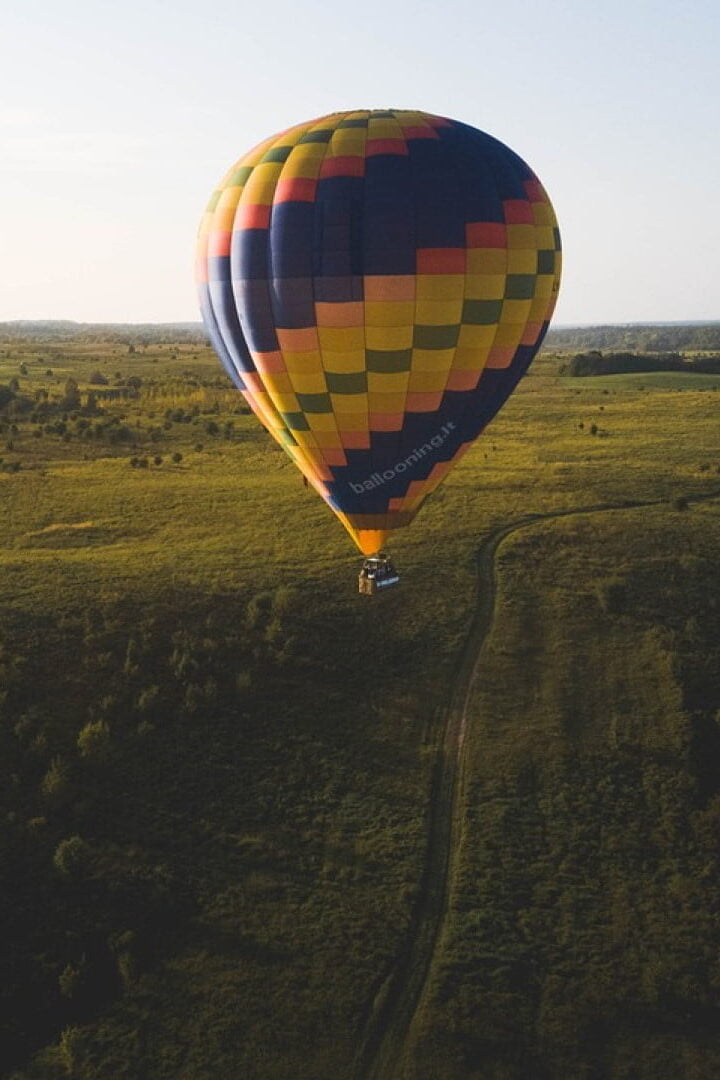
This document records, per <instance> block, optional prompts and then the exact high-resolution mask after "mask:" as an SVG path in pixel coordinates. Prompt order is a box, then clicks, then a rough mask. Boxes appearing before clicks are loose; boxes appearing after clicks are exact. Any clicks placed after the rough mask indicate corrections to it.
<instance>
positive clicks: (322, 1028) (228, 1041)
mask: <svg viewBox="0 0 720 1080" xmlns="http://www.w3.org/2000/svg"><path fill="white" fill-rule="evenodd" d="M556 369H557V363H556V361H554V360H553V358H552V357H547V358H544V359H543V358H540V359H539V360H538V361H537V362H536V364H535V365H534V368H533V373H532V374H531V375H530V376H528V377H527V378H526V379H525V380H524V381H523V383H522V385H521V386H520V388H519V390H518V392H517V393H516V395H515V396H514V398H513V399H512V401H511V402H510V403H509V404H508V405H507V406H506V408H505V410H504V411H503V413H502V414H501V416H500V417H498V419H497V420H496V421H495V422H494V423H493V425H492V427H491V428H490V430H489V431H488V432H487V434H486V435H485V436H484V437H483V439H482V440H481V441H480V442H479V443H478V445H477V446H476V447H475V448H474V450H473V451H472V452H471V453H470V454H468V455H467V456H466V458H465V459H464V460H463V462H462V463H461V464H460V465H459V466H458V467H457V469H456V470H455V471H454V472H453V473H451V474H450V476H449V477H448V478H447V480H446V482H445V484H444V485H443V486H442V488H441V489H440V490H439V492H438V493H437V495H436V496H435V498H434V499H433V500H432V501H431V502H430V503H429V504H428V506H427V507H426V508H425V509H424V510H423V512H422V514H421V516H420V517H419V518H418V520H417V521H416V522H415V524H414V526H413V528H412V529H411V530H408V531H407V533H406V534H405V535H402V534H401V535H400V536H399V538H398V540H397V541H396V542H394V544H393V547H392V553H393V555H394V556H395V558H396V560H397V562H398V564H399V567H400V570H401V573H402V574H403V583H402V587H401V588H399V589H397V590H394V591H393V592H392V593H390V594H389V595H387V596H383V597H382V598H379V600H378V602H367V601H366V600H363V599H362V598H360V597H358V596H357V594H356V573H357V569H358V556H357V554H356V553H355V552H354V551H353V550H352V547H351V545H350V542H349V540H348V539H347V537H346V535H345V533H344V530H343V529H342V528H341V526H340V525H339V524H338V523H337V522H335V520H334V519H333V517H332V515H331V514H330V512H329V510H328V509H327V508H326V507H325V506H324V505H323V504H322V502H321V501H320V500H319V499H318V498H317V496H315V495H314V493H312V492H310V491H308V490H307V489H305V488H304V487H303V485H302V481H301V479H300V478H299V476H298V474H297V473H296V472H295V470H294V468H293V466H292V465H291V463H290V462H289V461H288V460H287V459H286V458H285V457H284V455H283V454H282V453H281V452H280V451H279V449H277V448H276V447H275V445H274V444H273V443H272V441H271V440H270V439H269V437H268V436H267V435H265V433H264V432H262V431H261V430H260V429H259V428H258V426H257V423H256V421H255V420H254V419H253V418H252V417H251V416H248V415H247V414H246V413H245V412H244V411H243V409H242V408H241V405H242V401H241V399H240V398H239V395H237V394H235V393H234V392H233V391H231V390H229V389H228V388H227V383H226V380H225V379H224V376H223V375H222V374H221V373H220V371H219V368H218V365H217V363H216V361H215V360H214V359H213V357H212V356H211V354H210V352H209V350H207V349H204V348H201V347H198V346H191V345H183V346H180V345H176V346H148V347H146V348H143V347H141V346H138V347H136V348H134V351H132V352H131V351H129V347H128V345H126V344H117V343H116V344H109V343H103V342H98V343H86V342H83V343H78V344H77V345H72V344H68V343H63V344H62V347H60V346H57V345H52V344H46V343H43V344H42V346H39V345H38V343H37V342H33V341H24V342H13V343H11V344H10V343H8V344H5V345H3V344H1V343H0V387H1V386H2V385H5V386H7V385H10V384H11V380H14V379H16V380H17V383H16V384H15V388H14V392H15V395H16V402H15V404H11V405H9V406H8V405H6V406H5V408H4V410H3V412H2V414H0V417H1V421H2V422H1V429H2V430H1V431H0V458H1V459H2V460H1V461H0V492H1V495H0V513H1V515H2V516H1V518H0V541H1V544H2V547H1V548H0V605H1V607H0V610H1V611H2V620H1V622H0V677H1V678H2V690H3V695H4V696H3V697H2V706H1V708H2V712H1V714H0V715H1V716H2V721H3V726H2V735H1V740H2V745H1V746H0V751H1V753H0V762H2V764H1V765H0V769H2V779H3V784H2V791H3V796H2V798H3V802H4V807H3V813H4V818H3V821H4V825H3V832H2V834H1V837H2V842H1V846H0V855H1V857H2V876H3V882H4V883H7V887H6V888H5V889H4V896H3V903H4V905H5V909H4V911H3V933H4V935H5V937H6V949H5V950H0V955H2V956H4V959H3V960H2V961H0V964H3V965H4V970H3V979H2V986H3V990H2V992H0V998H2V1001H1V1002H0V1013H2V1014H3V1015H5V1016H6V1018H7V1019H6V1021H5V1029H4V1031H3V1038H2V1040H0V1045H2V1046H3V1047H4V1048H5V1049H4V1050H3V1051H0V1053H4V1055H5V1061H3V1062H0V1074H2V1075H6V1074H7V1075H9V1076H10V1075H12V1076H14V1077H16V1078H17V1080H20V1078H22V1080H57V1078H60V1077H66V1076H72V1077H77V1078H78V1080H100V1078H102V1080H120V1078H123V1077H126V1078H128V1080H140V1078H147V1080H165V1078H167V1080H177V1078H179V1077H182V1080H210V1078H213V1080H216V1078H217V1077H228V1078H235V1077H238V1078H239V1077H242V1078H243V1080H245V1078H257V1080H270V1078H273V1080H275V1078H279V1077H282V1078H284V1077H290V1076H292V1077H298V1078H307V1080H321V1078H325V1077H327V1078H328V1080H331V1078H332V1080H334V1078H337V1077H341V1076H349V1075H351V1073H352V1062H353V1058H354V1056H355V1054H356V1051H357V1044H358V1033H359V1031H360V1030H361V1028H362V1025H363V1022H364V1018H365V1017H366V1015H367V1011H368V1009H369V1007H370V1003H371V1001H372V998H373V996H374V994H375V992H376V991H377V988H378V987H379V985H380V984H381V983H382V981H383V979H384V977H385V975H386V973H387V971H388V968H389V966H390V965H391V964H392V962H393V959H394V957H395V956H396V955H397V953H398V950H399V948H400V945H401V943H402V941H403V935H404V934H405V932H406V930H407V927H408V925H409V922H410V918H411V914H412V911H413V905H414V904H415V902H416V900H417V895H418V889H419V887H420V882H421V879H422V867H423V858H424V851H425V844H426V820H427V805H428V795H429V790H430V782H431V772H432V767H433V763H434V760H435V751H436V747H437V740H438V732H439V728H440V724H439V721H440V718H441V716H442V712H443V709H444V707H445V705H446V703H447V701H448V697H449V693H450V688H451V686H452V683H453V678H454V676H455V672H456V670H457V664H458V660H459V656H460V652H461V649H462V645H463V641H464V638H465V634H466V632H467V627H468V625H469V622H470V618H471V614H472V607H473V603H474V586H475V565H474V555H475V551H476V549H477V545H478V542H479V539H480V538H481V537H482V536H483V535H485V534H486V533H487V532H488V531H489V530H490V529H492V528H494V527H497V526H498V525H499V524H501V523H505V522H511V521H513V520H519V519H520V518H522V517H524V516H525V515H527V514H531V513H542V512H548V511H553V510H563V509H572V508H581V507H583V506H589V505H594V504H598V503H604V502H621V501H623V500H625V501H628V502H632V501H637V500H640V501H658V502H660V503H661V504H662V505H660V506H658V507H655V508H653V509H652V510H642V511H641V510H632V509H628V510H626V511H620V512H615V513H612V514H605V515H601V514H595V515H588V516H587V517H586V518H585V517H582V518H573V519H566V520H564V521H563V520H562V519H559V520H558V521H555V522H550V523H546V524H544V525H537V526H534V527H533V528H531V529H528V530H527V531H524V532H523V533H520V534H517V535H516V536H515V537H514V538H512V539H511V540H508V542H507V544H506V545H505V546H503V548H502V549H501V556H500V562H499V568H498V573H499V584H500V593H499V602H498V610H497V617H496V624H495V626H494V628H493V633H492V635H491V637H490V639H489V640H488V642H487V645H486V650H487V651H486V654H485V659H484V660H483V676H482V678H481V679H480V680H479V681H478V685H477V689H476V698H475V699H474V700H473V708H472V712H473V723H472V725H471V730H470V732H469V735H468V742H467V762H466V775H468V776H469V777H470V778H471V779H470V781H469V782H468V784H467V787H466V790H465V792H464V802H463V807H464V809H463V822H464V824H463V843H462V846H461V848H460V850H459V851H458V853H457V856H456V863H457V874H456V894H455V895H454V896H453V903H452V911H451V917H450V921H449V923H448V925H447V933H446V937H445V938H444V939H443V942H442V952H441V962H440V964H439V965H438V967H437V970H436V971H435V972H434V973H433V981H432V987H431V990H432V992H431V993H430V994H429V995H428V997H427V999H426V1001H425V1005H424V1009H423V1012H422V1014H421V1016H420V1017H419V1022H418V1025H417V1029H416V1031H415V1033H414V1035H415V1039H416V1042H415V1050H414V1052H413V1053H411V1054H410V1055H409V1057H408V1060H407V1062H406V1068H407V1075H408V1076H412V1077H417V1078H420V1077H423V1078H424V1077H428V1078H430V1077H432V1078H433V1080H435V1078H438V1080H441V1078H443V1077H447V1078H448V1080H449V1078H450V1077H453V1078H455V1077H457V1078H463V1077H468V1078H469V1077H478V1078H479V1077H482V1080H495V1078H496V1080H510V1078H512V1080H516V1078H517V1080H521V1078H522V1080H526V1078H527V1077H528V1076H532V1077H533V1080H536V1078H542V1077H548V1078H550V1077H552V1078H553V1080H555V1078H557V1080H565V1078H566V1077H567V1078H570V1077H572V1080H581V1078H584V1077H588V1080H590V1078H591V1077H593V1078H594V1077H596V1076H597V1077H600V1076H602V1077H612V1078H613V1080H614V1078H616V1077H617V1078H623V1080H624V1078H627V1080H629V1078H630V1077H631V1076H633V1077H635V1076H638V1077H642V1078H643V1080H645V1077H647V1080H650V1077H653V1080H656V1078H661V1077H668V1078H671V1077H672V1078H673V1080H674V1078H675V1077H677V1076H679V1075H683V1076H685V1075H687V1076H688V1077H693V1078H695V1080H700V1078H702V1080H704V1078H705V1077H707V1078H708V1080H710V1077H713V1078H714V1077H715V1076H716V1075H717V1071H718V1070H717V1064H718V1050H717V1037H716V1036H715V1034H714V1029H713V1025H712V1020H713V1019H714V1013H712V1011H711V1002H712V1000H713V993H715V992H716V989H717V985H718V979H719V978H720V976H718V974H717V972H716V971H715V969H714V968H713V967H712V963H713V962H714V961H711V958H710V956H709V954H710V952H711V951H712V950H711V948H710V946H709V944H708V941H709V940H711V939H710V938H709V937H708V935H709V934H710V933H711V931H710V928H709V927H708V921H707V915H706V912H707V911H708V910H709V909H710V904H711V903H713V902H714V901H715V900H716V899H717V865H716V853H715V851H713V850H711V846H710V843H709V841H707V839H706V837H707V836H709V835H711V830H712V827H714V826H713V821H714V819H713V818H712V809H711V808H712V806H713V805H714V803H713V798H714V796H715V792H716V791H717V787H716V786H715V787H714V786H713V785H714V784H715V779H714V772H713V769H714V764H712V763H711V765H709V764H708V762H711V759H712V762H713V763H714V762H715V759H714V758H713V757H712V753H711V751H712V747H713V746H714V744H713V742H712V739H713V737H714V735H713V730H714V729H713V728H712V726H708V725H712V723H714V720H713V717H714V710H716V709H717V707H718V704H719V702H718V696H717V690H718V688H717V686H716V685H715V684H714V683H713V682H712V679H711V678H710V676H709V675H708V674H707V672H708V671H710V670H711V666H709V665H711V664H712V663H713V662H714V660H713V658H714V657H715V653H714V652H713V650H716V649H717V625H716V621H713V620H716V613H717V610H718V608H717V584H716V575H715V574H714V572H713V565H714V564H713V561H712V551H713V550H714V551H715V552H716V551H717V544H718V540H719V539H720V535H719V532H720V524H719V519H718V510H717V508H716V505H715V504H712V503H707V504H703V505H702V506H700V505H693V504H691V505H690V506H689V507H688V508H686V509H683V507H684V500H685V499H686V498H687V497H688V496H689V497H692V496H695V495H703V494H707V493H709V492H711V491H713V490H715V489H718V488H720V476H718V469H719V468H720V454H719V453H718V450H719V447H718V439H717V434H718V407H717V396H716V394H715V392H714V390H713V389H712V388H711V387H710V385H708V386H705V384H704V383H702V382H695V381H694V380H693V383H692V386H691V387H687V388H685V387H683V388H676V387H674V386H673V385H672V384H671V383H668V381H667V380H664V381H663V382H662V383H661V384H658V385H655V383H653V382H651V379H650V377H648V376H643V378H642V388H641V387H640V385H637V384H636V383H634V382H632V381H631V380H629V379H628V378H627V377H625V381H624V382H622V383H618V382H617V380H616V379H615V378H607V379H573V380H570V379H562V378H558V377H557V375H556V374H555V371H556ZM49 372H51V373H52V374H49ZM697 378H698V379H699V380H701V379H702V378H703V377H702V376H698V377H697ZM68 380H71V381H72V382H73V383H74V385H69V384H68ZM103 380H105V381H103ZM89 395H93V397H90V398H89ZM20 398H22V399H25V400H27V401H28V402H29V403H30V404H29V405H28V406H27V408H26V409H19V408H18V407H17V401H18V400H19V399H20ZM133 462H134V463H133ZM713 613H715V614H713ZM693 620H694V621H693ZM693 695H695V696H693ZM713 695H715V696H714V697H713ZM708 718H710V719H708ZM693 740H694V741H693ZM698 740H700V741H698ZM703 740H704V742H703ZM700 744H702V746H703V747H704V752H703V753H700V751H699V750H698V747H699V746H700ZM708 747H710V750H708ZM713 752H714V751H713ZM703 760H704V761H705V765H704V766H703V765H702V764H701V761H703ZM688 838H691V841H690V840H688ZM683 844H685V845H686V846H687V845H689V849H690V850H689V851H685V850H684V848H683ZM608 905H610V906H609V907H608ZM623 920H624V921H623ZM663 935H664V936H663ZM668 941H669V942H671V943H672V944H671V946H670V945H667V942H668ZM664 944H665V945H666V947H663V945H664ZM713 955H714V956H715V955H717V950H715V952H714V954H713ZM713 980H714V981H713ZM611 1001H612V1002H615V1012H612V1010H611V1008H610V1005H609V1004H608V1003H609V1002H611ZM618 1002H620V1003H621V1004H622V1008H621V1009H620V1008H619V1007H618V1005H617V1003H618ZM633 1010H634V1011H633ZM638 1017H639V1018H640V1019H638ZM633 1018H635V1019H633ZM668 1031H669V1032H670V1034H668V1033H667V1032H668ZM673 1032H675V1033H677V1032H679V1034H678V1035H677V1037H676V1038H674V1041H673V1034H672V1033H673ZM671 1042H672V1046H670V1043H671ZM598 1046H602V1048H603V1049H602V1055H601V1058H602V1062H603V1064H602V1070H604V1071H602V1070H601V1067H600V1066H598V1065H597V1060H598V1052H599V1051H598ZM633 1056H634V1057H635V1058H636V1059H637V1061H639V1062H640V1065H638V1067H637V1068H638V1071H637V1072H632V1067H633V1066H632V1060H634V1057H633ZM3 1069H4V1072H3ZM443 1070H444V1071H443ZM683 1070H684V1071H683Z"/></svg>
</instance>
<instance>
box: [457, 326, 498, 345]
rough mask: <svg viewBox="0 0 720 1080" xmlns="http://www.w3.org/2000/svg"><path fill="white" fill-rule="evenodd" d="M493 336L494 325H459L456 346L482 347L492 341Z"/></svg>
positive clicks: (490, 343)
mask: <svg viewBox="0 0 720 1080" xmlns="http://www.w3.org/2000/svg"><path fill="white" fill-rule="evenodd" d="M494 337H495V325H491V326H461V327H460V337H459V338H458V348H461V349H467V348H471V349H473V348H475V349H484V348H488V347H489V346H490V345H492V343H493V339H494Z"/></svg>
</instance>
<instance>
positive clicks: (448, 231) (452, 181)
mask: <svg viewBox="0 0 720 1080" xmlns="http://www.w3.org/2000/svg"><path fill="white" fill-rule="evenodd" d="M453 158H454V155H453V154H452V153H448V149H447V147H445V146H443V144H442V143H441V142H439V141H436V140H434V139H417V140H415V141H413V142H411V143H410V165H411V170H412V195H413V201H414V204H415V242H416V244H417V246H418V247H419V248H452V247H464V246H465V216H464V212H463V205H462V189H461V186H460V179H459V170H458V167H457V165H456V164H455V162H454V160H453Z"/></svg>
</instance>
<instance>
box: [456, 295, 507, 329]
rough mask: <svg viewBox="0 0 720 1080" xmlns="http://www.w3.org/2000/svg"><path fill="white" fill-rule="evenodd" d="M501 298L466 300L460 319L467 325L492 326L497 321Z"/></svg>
mask: <svg viewBox="0 0 720 1080" xmlns="http://www.w3.org/2000/svg"><path fill="white" fill-rule="evenodd" d="M501 311H502V300H466V301H465V303H464V304H463V313H462V321H463V322H464V323H465V324H466V325H468V326H492V325H493V323H496V322H499V320H500V312H501Z"/></svg>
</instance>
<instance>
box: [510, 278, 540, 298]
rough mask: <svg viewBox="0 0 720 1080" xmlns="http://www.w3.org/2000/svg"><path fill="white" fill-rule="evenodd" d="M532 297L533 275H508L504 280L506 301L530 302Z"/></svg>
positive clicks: (533, 292) (533, 293)
mask: <svg viewBox="0 0 720 1080" xmlns="http://www.w3.org/2000/svg"><path fill="white" fill-rule="evenodd" d="M534 295H535V275H534V274H508V276H507V278H506V279H505V299H506V300H532V298H533V297H534Z"/></svg>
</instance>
